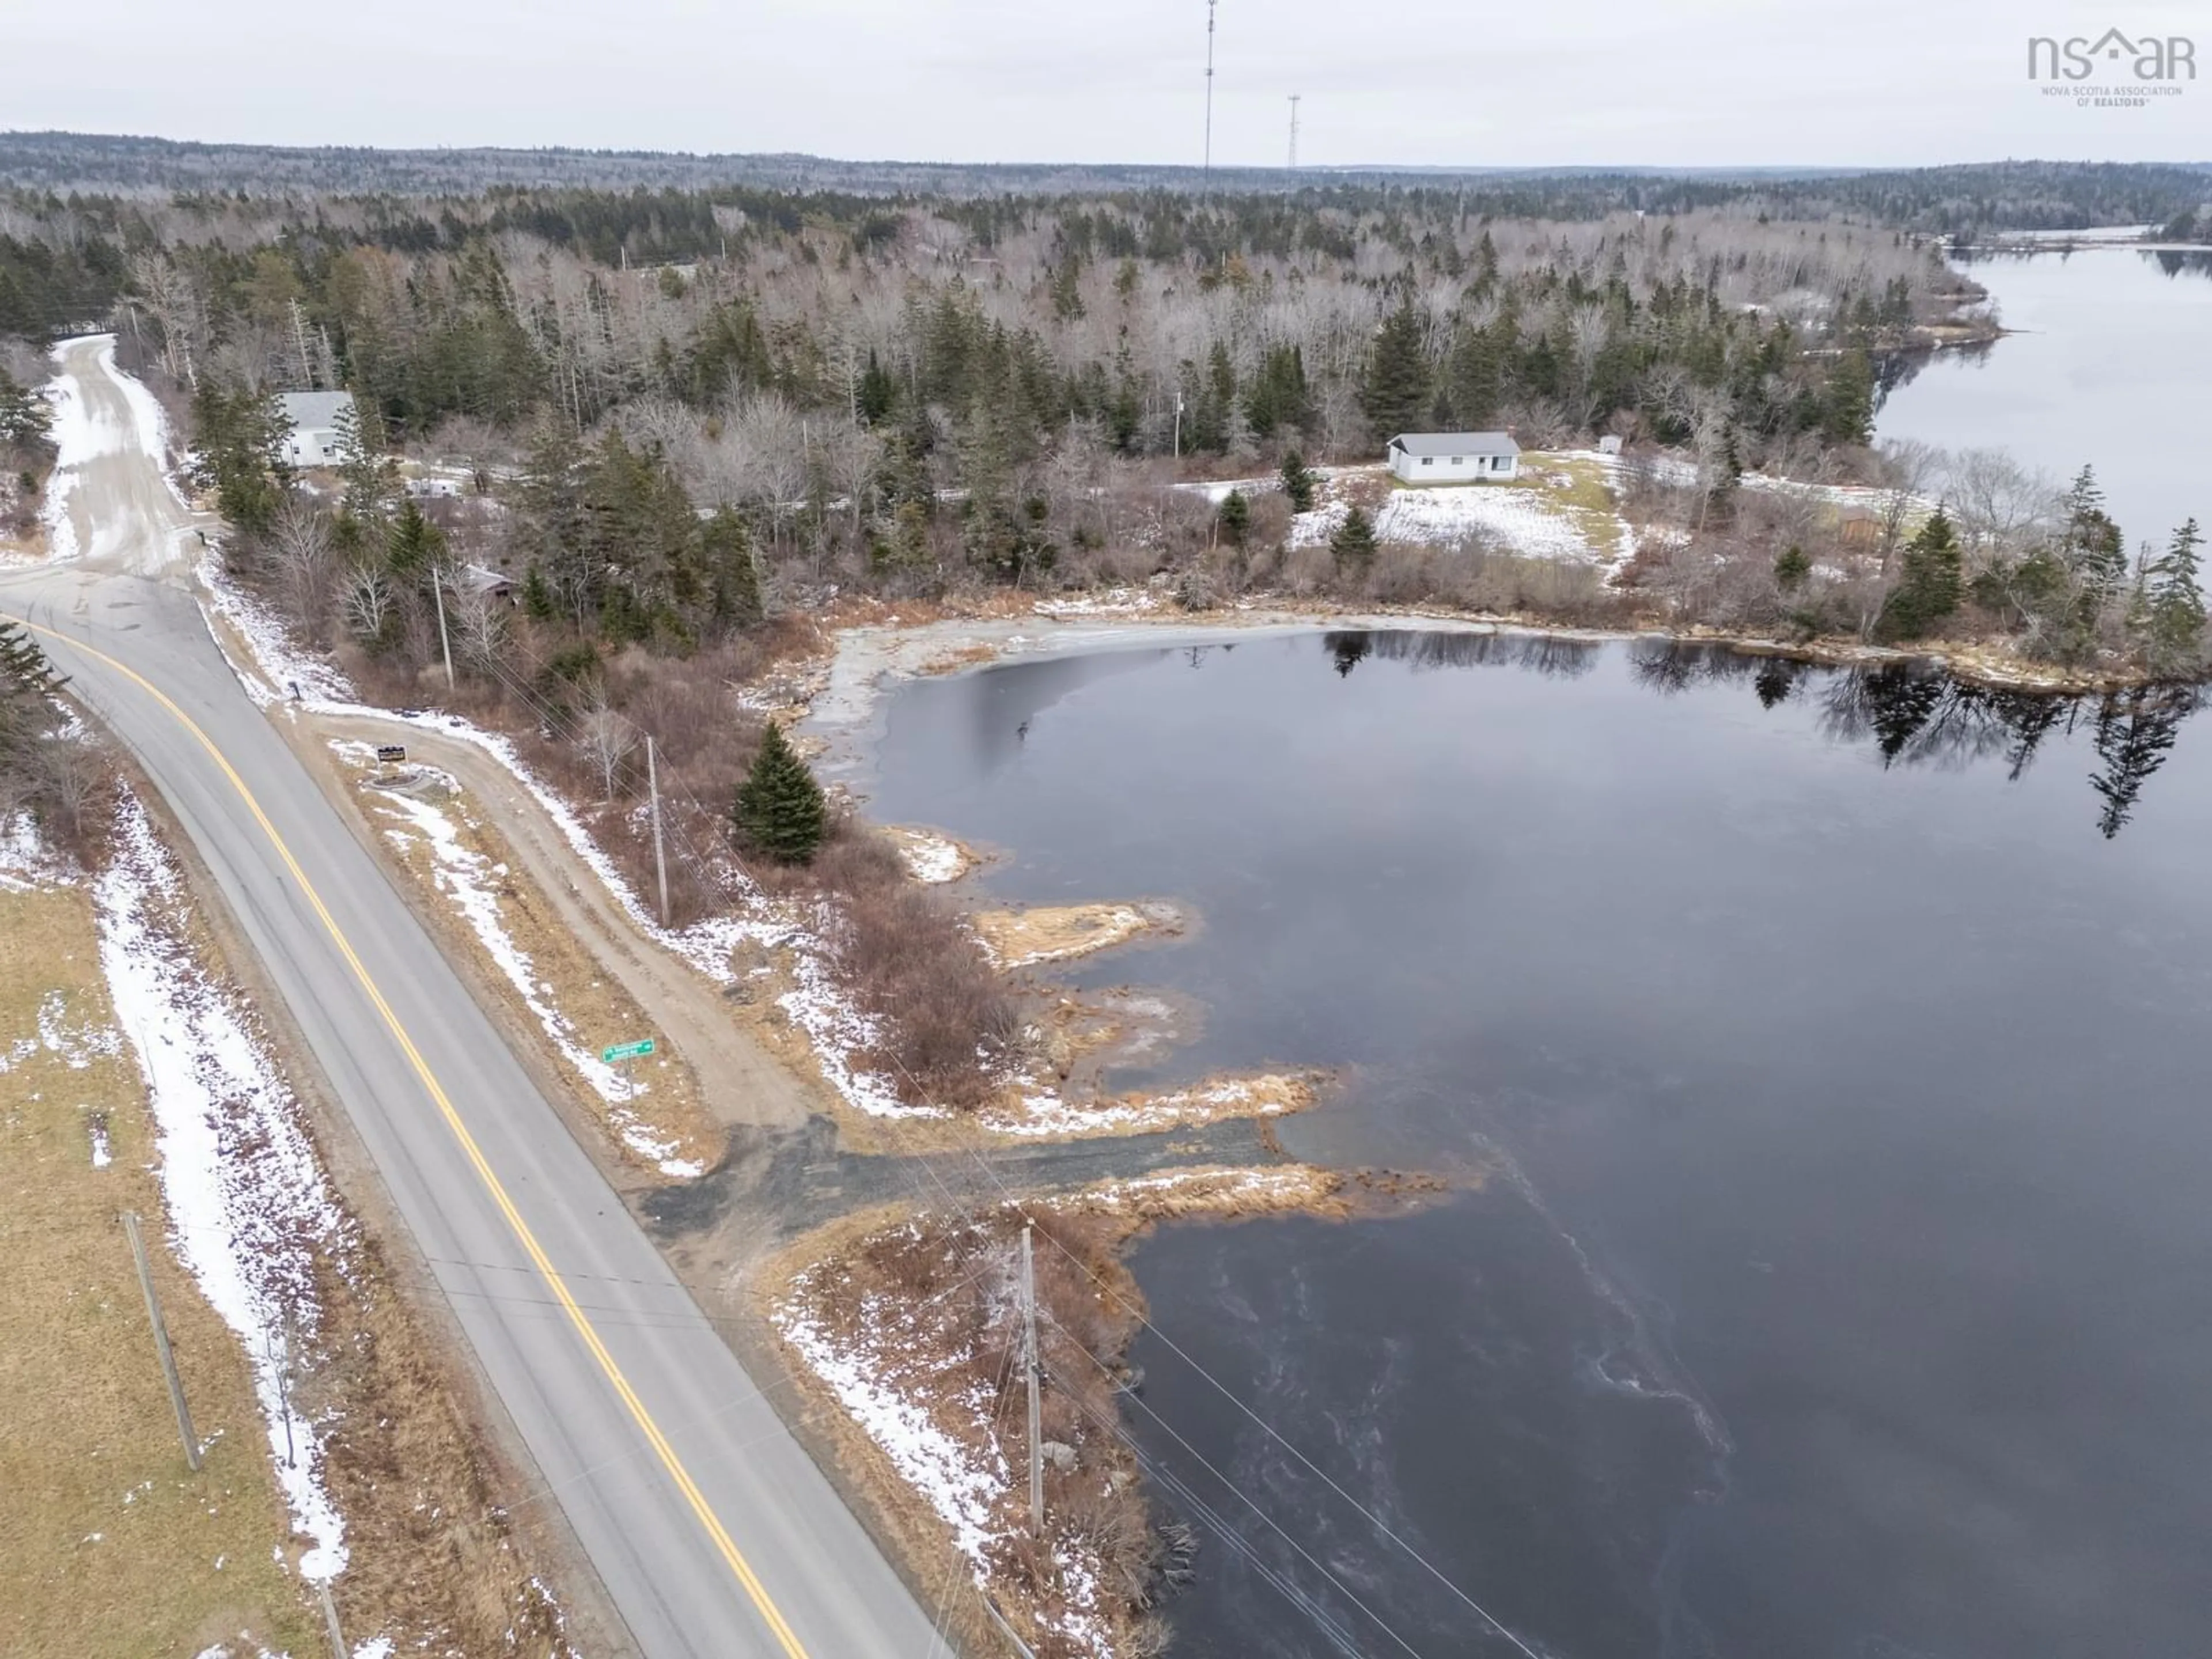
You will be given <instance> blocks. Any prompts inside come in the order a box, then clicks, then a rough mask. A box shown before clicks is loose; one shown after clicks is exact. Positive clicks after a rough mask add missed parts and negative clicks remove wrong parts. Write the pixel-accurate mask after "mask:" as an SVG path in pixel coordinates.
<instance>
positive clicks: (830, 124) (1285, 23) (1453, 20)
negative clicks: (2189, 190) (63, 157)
mask: <svg viewBox="0 0 2212 1659" xmlns="http://www.w3.org/2000/svg"><path fill="white" fill-rule="evenodd" d="M1401 20H1403V21H1401ZM2108 27H2119V28H2121V29H2123V30H2124V31H2126V32H2127V33H2129V34H2130V36H2135V35H2138V34H2142V33H2156V34H2159V35H2161V36H2170V35H2183V36H2193V37H2194V38H2195V40H2196V43H2197V58H2200V59H2201V60H2203V61H2202V64H2201V65H2200V76H2201V77H2202V78H2200V79H2199V80H2197V82H2188V81H2186V80H2183V81H2181V82H2179V84H2180V85H2182V86H2183V87H2184V88H2185V90H2184V92H2183V94H2182V95H2181V96H2179V97H2178V98H2172V99H2160V100H2155V101H2154V105H2153V106H2151V107H2148V108H2142V109H2097V108H2081V107H2079V106H2077V105H2076V104H2075V100H2074V98H2073V97H2072V96H2071V95H2070V94H2069V95H2068V96H2065V97H2051V96H2047V95H2045V94H2042V93H2040V92H2039V90H2038V89H2037V88H2034V87H2033V85H2031V83H2030V82H2029V80H2028V76H2027V40H2028V37H2029V36H2030V35H2031V34H2038V33H2048V34H2054V35H2059V36H2064V35H2068V34H2079V33H2086V34H2088V35H2091V36H2095V35H2100V34H2102V33H2104V32H2105V31H2106V29H2107V28H2108ZM1205 52H1206V6H1205V0H1107V3H1101V4H1091V5H1085V6H1070V5H1066V4H1065V3H1060V4H1055V3H1052V0H806V3H801V0H611V3H610V0H598V3H592V4H588V5H586V4H580V3H577V0H282V3H277V0H0V62H8V63H10V64H11V67H12V71H13V72H12V73H10V75H9V77H8V78H9V89H8V95H7V98H6V100H5V102H4V103H0V123H4V124H5V125H9V126H12V127H17V128H38V127H64V128H70V129H74V130H76V131H102V132H132V133H155V134H160V135H163V136H166V137H183V138H204V139H228V140H240V141H248V142H260V143H290V144H306V143H346V144H379V145H440V144H447V145H459V144H520V145H532V144H573V145H583V146H592V147H601V146H604V147H611V148H623V149H693V150H805V151H810V152H812V153H815V154H817V155H837V156H847V157H857V158H869V159H878V158H890V159H898V160H913V161H939V160H949V161H1190V162H1195V161H1197V160H1198V159H1199V153H1200V137H1201V125H1202V98H1203V88H1204V82H1203V80H1202V76H1201V70H1202V68H1203V65H1204V62H1205ZM1216 52H1217V56H1216V67H1217V70H1218V78H1217V80H1216V82H1215V105H1214V125H1213V132H1214V157H1215V160H1216V161H1221V162H1228V163H1253V164H1261V165H1268V166H1273V165H1276V164H1278V163H1279V162H1280V161H1282V160H1283V159H1284V149H1285V134H1286V125H1287V114H1288V106H1287V105H1286V103H1285V96H1286V94H1290V93H1291V92H1298V93H1302V94H1304V103H1303V105H1302V106H1301V111H1302V120H1301V127H1302V131H1301V136H1300V140H1299V152H1300V159H1301V161H1305V162H1309V163H1312V164H1315V165H1333V164H1345V163H1353V162H1387V163H1396V164H1404V165H1474V166H1480V165H1529V164H1542V163H1562V164H1564V163H1598V162H1616V163H1640V164H1646V165H1710V164H1726V163H1782V162H1802V163H1822V164H1843V165H1854V164H1860V163H1865V164H1872V165H1889V164H1909V163H1915V162H1927V161H1968V160H1976V161H1979V160H1990V159H1995V158H1998V157H2002V156H2008V155H2015V156H2017V155H2038V156H2058V157H2067V158H2086V159H2093V160H2113V161H2121V160H2212V7H2208V6H2206V5H2205V4H2203V3H2202V0H2197V3H2190V4H2181V3H2175V0H2110V3H2107V0H2095V3H2090V0H1847V3H1843V4H1826V5H1814V4H1807V3H1804V0H1795V3H1789V4H1778V3H1750V0H1555V3H1550V4H1545V5H1528V4H1518V5H1512V4H1504V3H1490V4H1483V5H1475V4H1471V3H1467V0H1431V3H1428V4H1425V5H1398V6H1387V7H1386V6H1381V5H1373V4H1369V5H1359V6H1355V5H1352V4H1350V3H1346V0H1336V3H1328V0H1271V3H1261V0H1223V3H1222V4H1221V7H1220V21H1219V33H1218V37H1217V41H1216ZM24 64H39V65H43V66H44V72H42V73H36V74H33V73H27V72H26V70H25V69H24V68H23V65H24ZM2100 78H2101V77H2100Z"/></svg>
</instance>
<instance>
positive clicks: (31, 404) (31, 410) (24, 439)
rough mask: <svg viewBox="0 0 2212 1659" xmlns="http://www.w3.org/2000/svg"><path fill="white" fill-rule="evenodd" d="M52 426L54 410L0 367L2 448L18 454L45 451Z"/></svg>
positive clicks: (0, 433) (0, 432) (0, 429)
mask: <svg viewBox="0 0 2212 1659" xmlns="http://www.w3.org/2000/svg"><path fill="white" fill-rule="evenodd" d="M53 424H54V419H53V410H52V409H51V408H49V407H48V406H47V404H46V399H45V398H41V397H40V396H39V394H38V393H37V392H33V391H31V390H29V389H28V388H27V387H25V386H21V385H19V384H18V383H17V382H16V381H15V379H14V377H13V376H11V375H10V374H9V373H8V371H7V370H6V369H4V368H0V449H4V450H13V451H14V452H15V453H17V454H25V453H29V452H31V451H33V450H39V449H43V448H44V447H46V444H47V442H48V441H49V438H50V436H51V435H52V431H53Z"/></svg>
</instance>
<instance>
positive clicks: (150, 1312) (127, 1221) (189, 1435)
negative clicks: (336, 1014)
mask: <svg viewBox="0 0 2212 1659" xmlns="http://www.w3.org/2000/svg"><path fill="white" fill-rule="evenodd" d="M123 1231H125V1232H126V1233H128V1234H130V1236H131V1258H132V1260H134V1261H137V1264H138V1288H139V1289H140V1290H142V1291H145V1292H146V1317H147V1318H148V1319H149V1320H151V1321H152V1322H153V1325H154V1352H155V1353H156V1354H158V1355H159V1356H160V1357H161V1375H162V1376H163V1377H165V1378H166V1379H167V1382H168V1384H169V1403H170V1404H171V1405H172V1406H173V1407H176V1408H177V1432H178V1434H179V1435H180V1436H181V1437H183V1439H184V1443H185V1464H186V1466H187V1467H189V1468H191V1470H192V1471H193V1472H194V1473H195V1474H197V1472H198V1469H199V1467H200V1443H199V1437H198V1436H197V1435H195V1434H194V1433H193V1432H192V1413H191V1409H190V1408H189V1407H186V1406H185V1383H184V1379H183V1378H182V1377H180V1376H178V1375H177V1356H176V1355H175V1353H173V1352H172V1351H171V1350H170V1347H169V1328H168V1327H167V1325H165V1324H163V1323H162V1322H161V1298H160V1297H156V1296H155V1294H154V1269H153V1267H152V1265H151V1264H150V1263H149V1262H148V1261H147V1260H146V1241H145V1240H144V1239H143V1238H141V1237H139V1236H138V1212H137V1211H135V1210H125V1212H123ZM1032 1332H1034V1327H1032ZM1030 1343H1031V1346H1033V1347H1034V1346H1035V1343H1036V1338H1035V1336H1034V1334H1032V1336H1031V1338H1030ZM1032 1415H1034V1413H1032Z"/></svg>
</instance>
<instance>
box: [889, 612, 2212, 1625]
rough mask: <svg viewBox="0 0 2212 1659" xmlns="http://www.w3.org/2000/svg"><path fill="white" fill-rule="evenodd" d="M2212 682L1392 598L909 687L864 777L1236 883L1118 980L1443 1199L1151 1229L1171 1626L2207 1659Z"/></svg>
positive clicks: (1074, 864) (1351, 1161) (1003, 838)
mask: <svg viewBox="0 0 2212 1659" xmlns="http://www.w3.org/2000/svg"><path fill="white" fill-rule="evenodd" d="M2196 701H2197V700H2196V699H2195V697H2194V696H2191V695H2189V694H2178V693H2144V694H2140V695H2138V696H2135V697H2132V698H2124V699H2120V700H2118V701H2114V702H2085V703H2079V704H2070V703H2061V702H2042V701H2039V700H2036V699H2033V698H2028V697H2024V696H1989V695H1983V694H1976V693H1973V692H1971V691H1969V690H1965V689H1963V688H1961V687H1959V686H1957V685H1955V684H1952V683H1951V682H1948V680H1944V679H1942V678H1934V677H1930V676H1927V675H1923V674H1919V673H1915V672H1910V671H1891V672H1885V673H1876V674H1867V673H1846V672H1843V671H1826V670H1812V669H1801V668H1796V667H1794V666H1791V665H1784V664H1780V663H1776V662H1759V661H1757V660H1753V659H1741V658H1737V657H1734V656H1731V655H1729V653H1724V652H1719V651H1708V650H1702V649H1699V650H1676V649H1670V648H1668V647H1664V646H1662V645H1659V644H1656V643H1655V642H1640V643H1637V644H1633V645H1632V644H1630V643H1628V642H1625V641H1623V642H1612V643H1590V642H1574V641H1545V640H1530V639H1521V638H1516V637H1513V636H1492V635H1465V634H1457V635H1455V634H1395V633H1393V634H1371V635H1370V634H1356V635H1354V634H1342V635H1321V634H1313V635H1294V636H1290V637H1263V638H1253V639H1248V640H1245V641H1241V642H1237V643H1235V644H1233V645H1231V644H1224V645H1219V646H1215V647H1193V648H1190V649H1187V650H1158V649H1154V650H1145V651H1128V652H1121V653H1114V654H1107V655H1096V656H1067V657H1054V658H1048V659H1036V660H1032V661H1025V662H1021V661H1018V662H1015V663H1012V664H1009V665H1002V666H1000V667H996V668H993V669H990V670H987V671H982V672H979V673H975V674H971V675H968V676H965V677H962V678H950V679H939V680H926V681H921V682H915V683H911V684H906V685H903V686H902V687H900V688H899V689H897V690H896V691H895V692H894V693H893V694H892V696H891V697H890V702H889V706H888V708H887V709H886V712H885V722H886V727H885V738H884V743H883V744H882V747H881V750H880V753H879V756H878V759H877V760H876V762H875V763H874V766H873V769H872V770H873V775H872V777H871V778H870V779H869V780H868V787H870V789H871V790H872V803H871V811H872V814H873V815H875V816H878V817H881V818H883V819H884V820H887V821H893V822H912V823H934V824H938V825H941V826H942V827H944V828H945V829H950V830H951V831H953V832H954V833H956V834H957V835H960V836H963V837H968V838H972V839H975V840H978V841H981V842H987V843H992V844H994V845H996V846H998V847H1000V848H1005V849H1006V858H1005V859H1004V860H1003V861H1002V862H1000V864H998V865H996V866H994V867H993V868H992V869H991V871H990V872H989V873H988V877H987V884H988V886H989V888H990V890H992V892H993V893H994V895H997V896H1003V897H1006V898H1011V899H1018V900H1023V901H1030V902H1043V901H1071V900H1076V899H1089V898H1118V897H1126V896H1166V897H1171V898H1175V899H1179V900H1182V901H1183V902H1187V903H1188V904H1191V905H1193V906H1195V907H1196V908H1198V909H1199V910H1200V912H1202V913H1203V917H1204V925H1203V927H1200V928H1199V929H1198V930H1196V931H1195V932H1194V934H1193V935H1192V936H1191V937H1190V938H1189V939H1186V940H1184V941H1182V942H1180V943H1176V944H1170V945H1160V946H1157V947H1153V948H1149V949H1144V950H1135V951H1124V952H1121V953H1120V954H1118V955H1116V956H1115V957H1109V958H1105V959H1102V960H1100V961H1097V962H1096V963H1092V964H1091V965H1090V966H1089V967H1088V968H1087V969H1085V971H1084V972H1083V973H1082V974H1081V975H1079V979H1080V981H1082V982H1085V983H1090V984H1109V983H1125V982H1140V983H1157V984H1161V985H1166V986H1170V987H1176V988H1177V989H1179V990H1181V991H1183V992H1185V993H1188V994H1190V995H1192V996H1194V997H1195V998H1197V999H1199V1000H1200V1001H1201V1002H1202V1003H1203V1005H1204V1006H1205V1010H1206V1018H1205V1024H1204V1029H1203V1032H1202V1035H1201V1036H1200V1037H1199V1038H1198V1039H1197V1040H1196V1041H1195V1042H1194V1043H1193V1045H1192V1046H1191V1047H1190V1048H1188V1049H1187V1050H1185V1051H1183V1052H1182V1053H1179V1054H1176V1055H1175V1056H1174V1057H1173V1060H1172V1061H1171V1062H1170V1064H1169V1065H1168V1066H1165V1067H1164V1068H1163V1069H1162V1070H1161V1071H1160V1072H1159V1073H1158V1076H1159V1077H1162V1078H1168V1077H1176V1078H1181V1077H1187V1076H1191V1075H1195V1074H1197V1073H1201V1072H1203V1071H1206V1070H1208V1069H1212V1068H1215V1067H1224V1066H1258V1065H1267V1064H1315V1065H1325V1066H1333V1067H1337V1068H1340V1070H1341V1071H1342V1073H1343V1076H1344V1079H1345V1080H1344V1085H1343V1087H1342V1089H1341V1091H1340V1092H1339V1093H1337V1094H1336V1095H1334V1097H1331V1098H1329V1099H1328V1100H1327V1101H1326V1102H1325V1103H1323V1104H1322V1106H1320V1107H1319V1108H1317V1109H1316V1110H1314V1111H1313V1112H1311V1113H1310V1114H1308V1115H1304V1116H1302V1117H1299V1118H1297V1119H1293V1120H1288V1121H1285V1125H1284V1128H1283V1135H1282V1139H1283V1141H1284V1144H1285V1147H1286V1149H1287V1150H1288V1151H1289V1152H1291V1154H1292V1155H1293V1156H1297V1157H1304V1158H1311V1159H1315V1160H1317V1161H1321V1162H1324V1163H1328V1164H1334V1165H1336V1166H1339V1167H1346V1168H1359V1167H1389V1168H1395V1169H1399V1170H1430V1171H1435V1172H1437V1173H1439V1174H1441V1175H1443V1176H1445V1177H1447V1179H1448V1180H1449V1182H1450V1183H1451V1188H1452V1191H1451V1193H1450V1194H1449V1196H1448V1197H1446V1198H1443V1199H1442V1200H1439V1201H1437V1202H1435V1203H1433V1204H1431V1205H1429V1206H1426V1207H1425V1208H1422V1209H1420V1210H1419V1211H1417V1212H1413V1213H1412V1214H1409V1215H1395V1216H1377V1217H1375V1218H1367V1219H1361V1220H1358V1221H1354V1222H1351V1223H1346V1224H1331V1223H1326V1222H1322V1221H1319V1220H1309V1219H1303V1218H1293V1219H1287V1220H1274V1221H1263V1222H1255V1223H1249V1224H1244V1225H1233V1226H1183V1227H1175V1228H1170V1229H1167V1230H1165V1231H1161V1232H1159V1233H1158V1234H1156V1235H1154V1236H1153V1237H1151V1238H1150V1239H1148V1240H1147V1241H1146V1242H1145V1243H1143V1244H1142V1245H1140V1246H1139V1249H1137V1251H1136V1253H1135V1255H1134V1256H1133V1268H1134V1271H1135V1272H1136V1273H1137V1276H1138V1278H1139V1281H1140V1283H1141V1284H1142V1285H1143V1286H1144V1289H1145V1291H1146V1295H1147V1297H1149V1298H1150V1301H1151V1304H1152V1315H1153V1319H1154V1322H1155V1325H1156V1331H1155V1332H1153V1333H1148V1334H1145V1335H1144V1336H1142V1337H1140V1339H1139V1342H1138V1344H1137V1346H1136V1349H1135V1351H1134V1352H1133V1359H1134V1360H1135V1361H1136V1363H1138V1364H1140V1365H1141V1366H1142V1367H1143V1369H1144V1373H1145V1383H1144V1385H1143V1388H1142V1390H1141V1393H1140V1394H1139V1395H1138V1396H1137V1397H1136V1398H1135V1399H1133V1401H1131V1403H1130V1405H1129V1407H1128V1409H1127V1419H1128V1422H1129V1425H1130V1427H1131V1430H1132V1431H1133V1434H1134V1435H1135V1437H1136V1438H1137V1440H1138V1442H1139V1444H1140V1445H1141V1446H1142V1448H1143V1449H1144V1452H1145V1455H1146V1457H1147V1458H1148V1459H1151V1460H1152V1462H1153V1466H1154V1485H1153V1492H1154V1496H1155V1498H1156V1501H1157V1502H1158V1504H1159V1506H1160V1509H1161V1510H1162V1511H1163V1513H1164V1515H1168V1516H1181V1517H1183V1518H1187V1519H1189V1520H1191V1521H1192V1522H1194V1525H1195V1526H1196V1528H1197V1529H1198V1531H1199V1533H1200V1538H1201V1545H1200V1553H1199V1555H1198V1558H1197V1576H1196V1578H1195V1581H1194V1583H1192V1584H1191V1585H1190V1586H1189V1587H1188V1589H1185V1590H1183V1591H1182V1592H1181V1593H1180V1594H1179V1595H1176V1596H1175V1597H1174V1598H1173V1599H1172V1600H1171V1601H1170V1602H1169V1604H1168V1607H1167V1611H1168V1613H1169V1616H1170V1619H1171V1620H1172V1622H1173V1624H1174V1626H1175V1627H1176V1632H1177V1634H1176V1646H1175V1651H1176V1653H1178V1654H1182V1655H1188V1656H1194V1659H1195V1656H1219V1659H1229V1656H1248V1655H1255V1654H1263V1653H1264V1654H1269V1655H1285V1656H1309V1655H1310V1656H1316V1659H1322V1656H1334V1655H1340V1654H1370V1655H1382V1654H1403V1653H1416V1654H1420V1655H1424V1656H1447V1655H1480V1656H1490V1655H1514V1654H1524V1655H1525V1654H1541V1655H1543V1656H1546V1659H1616V1656H1618V1659H1629V1656H1635V1659H1650V1656H1678V1655H1679V1656H1725V1659H2031V1656H2052V1659H2060V1656H2063V1659H2115V1656H2122V1655H2125V1656H2176V1659H2179V1656H2183V1655H2197V1654H2201V1653H2203V1651H2204V1650H2205V1646H2206V1638H2205V1634H2204V1632H2205V1631H2206V1629H2207V1628H2208V1626H2212V1572H2208V1571H2207V1567H2206V1562H2205V1544H2206V1541H2207V1539H2212V1387H2208V1383H2207V1379H2208V1378H2209V1377H2212V1212H2208V1204H2207V1195H2208V1194H2212V1099H2208V1091H2207V1090H2206V1087H2205V1079H2206V1078H2207V1075H2208V1073H2209V1072H2212V1022H2208V1020H2207V1014H2208V1012H2212V885H2208V884H2206V882H2205V881H2204V879H2203V849H2204V848H2205V847H2206V846H2207V845H2208V844H2212V744H2207V743H2205V742H2203V740H2201V739H2200V738H2198V736H2197V732H2196V731H2195V730H2194V729H2193V728H2192V727H2191V725H2190V718H2191V714H2192V713H2193V710H2194V708H2195V707H2196ZM1122 1080H1142V1079H1117V1081H1122ZM1193 1362H1195V1366H1194V1363H1193ZM1198 1367H1202V1370H1200V1369H1197V1368H1198ZM1493 1619H1494V1620H1496V1621H1497V1623H1496V1624H1495V1625H1493V1624H1492V1623H1491V1622H1490V1620H1493ZM1501 1626H1502V1627H1503V1628H1504V1630H1506V1631H1510V1632H1511V1635H1510V1638H1509V1637H1507V1636H1504V1635H1501V1634H1499V1633H1498V1629H1499V1627H1501Z"/></svg>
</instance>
